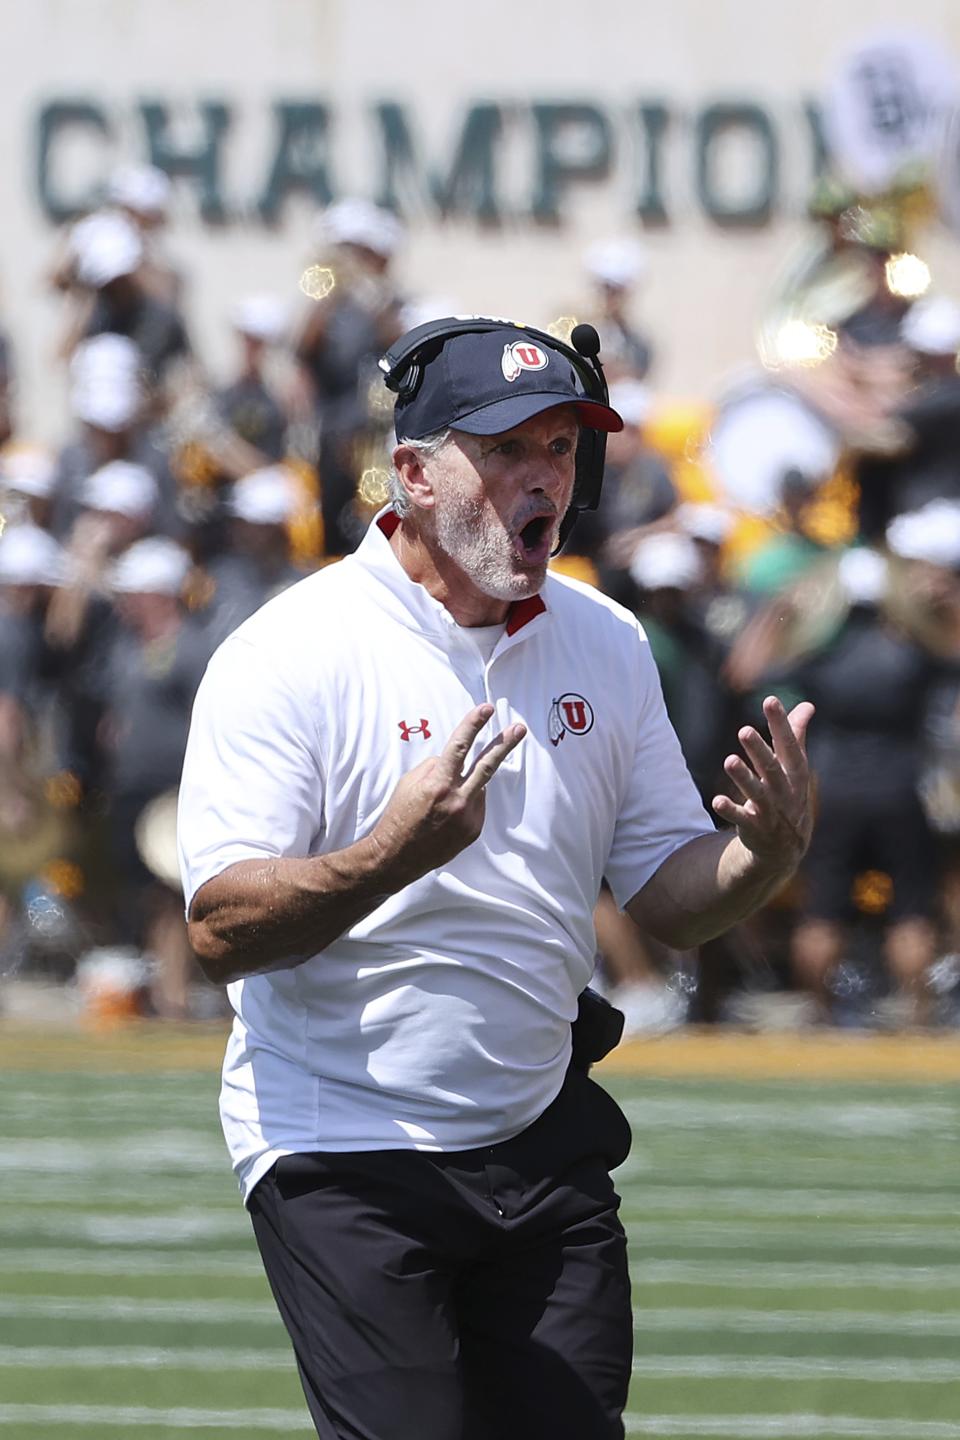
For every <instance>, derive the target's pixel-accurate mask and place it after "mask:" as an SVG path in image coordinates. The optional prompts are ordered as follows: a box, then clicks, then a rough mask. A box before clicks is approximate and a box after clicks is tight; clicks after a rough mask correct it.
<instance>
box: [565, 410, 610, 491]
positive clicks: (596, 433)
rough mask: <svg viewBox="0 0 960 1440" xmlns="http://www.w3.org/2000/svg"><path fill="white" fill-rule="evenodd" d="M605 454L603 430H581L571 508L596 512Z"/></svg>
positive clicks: (605, 438) (605, 445)
mask: <svg viewBox="0 0 960 1440" xmlns="http://www.w3.org/2000/svg"><path fill="white" fill-rule="evenodd" d="M606 453H607V436H606V432H605V431H604V430H581V431H580V440H579V443H578V444H577V466H576V474H575V477H574V482H573V497H572V499H571V501H570V505H571V508H574V507H575V508H576V509H577V510H596V508H597V506H598V505H599V504H600V487H601V485H602V484H603V462H604V458H605V456H606Z"/></svg>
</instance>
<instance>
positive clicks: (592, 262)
mask: <svg viewBox="0 0 960 1440" xmlns="http://www.w3.org/2000/svg"><path fill="white" fill-rule="evenodd" d="M583 263H584V265H585V267H586V270H587V273H588V275H592V276H593V278H594V280H599V281H600V283H601V284H602V285H609V286H611V287H612V288H613V289H615V290H626V289H627V288H628V287H629V286H630V285H635V284H636V283H637V281H638V280H640V279H642V277H643V275H644V274H645V273H646V269H647V252H646V251H645V250H644V248H643V246H642V245H641V244H640V241H639V240H634V239H633V237H632V236H623V237H622V238H620V239H617V240H598V241H596V243H595V244H593V245H591V246H590V247H589V249H588V250H587V251H586V253H585V255H584V257H583Z"/></svg>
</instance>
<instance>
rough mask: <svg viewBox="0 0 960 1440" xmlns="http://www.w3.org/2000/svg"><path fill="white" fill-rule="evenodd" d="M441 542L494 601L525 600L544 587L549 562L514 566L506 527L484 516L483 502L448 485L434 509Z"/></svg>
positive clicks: (438, 536)
mask: <svg viewBox="0 0 960 1440" xmlns="http://www.w3.org/2000/svg"><path fill="white" fill-rule="evenodd" d="M434 525H435V533H436V538H437V544H438V545H439V547H440V549H441V550H443V551H444V553H445V554H447V555H449V556H450V558H451V559H452V560H455V561H456V563H457V565H459V567H460V569H461V570H463V571H464V573H465V574H466V575H468V576H469V578H470V579H471V580H472V581H473V583H474V585H475V586H476V587H477V589H478V590H479V591H480V592H481V594H483V595H489V596H491V598H492V599H494V600H524V599H526V598H527V596H529V595H535V594H536V593H537V591H538V590H539V589H540V587H541V586H542V584H543V582H544V580H545V578H546V574H547V567H546V565H545V564H544V565H542V566H538V567H537V569H536V570H516V569H514V561H515V558H516V557H515V551H514V548H513V545H512V542H511V540H510V536H509V535H508V534H507V532H506V530H505V529H503V527H502V526H500V525H494V524H492V523H491V522H490V520H489V519H488V518H485V517H484V510H483V502H482V501H474V500H468V499H466V498H465V497H464V496H462V495H460V494H458V493H457V492H456V490H454V489H452V488H448V489H446V490H445V491H444V492H443V498H442V499H440V498H439V497H438V503H437V505H436V506H435V508H434Z"/></svg>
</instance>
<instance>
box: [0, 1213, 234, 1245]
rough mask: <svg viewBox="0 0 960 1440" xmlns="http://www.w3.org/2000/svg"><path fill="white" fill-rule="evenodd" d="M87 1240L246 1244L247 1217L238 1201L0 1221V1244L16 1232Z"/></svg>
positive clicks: (29, 1215)
mask: <svg viewBox="0 0 960 1440" xmlns="http://www.w3.org/2000/svg"><path fill="white" fill-rule="evenodd" d="M23 1235H36V1236H37V1237H38V1238H44V1239H48V1240H75V1241H80V1242H83V1241H86V1242H87V1243H88V1244H90V1245H107V1246H112V1245H182V1244H183V1243H184V1242H185V1241H191V1240H226V1241H230V1240H235V1241H237V1242H238V1243H239V1244H247V1243H249V1241H250V1239H251V1230H250V1222H249V1220H248V1219H247V1218H246V1216H245V1215H244V1213H243V1209H242V1207H241V1206H240V1205H239V1204H237V1205H236V1206H235V1207H234V1208H233V1209H232V1210H225V1211H222V1212H221V1213H219V1214H218V1213H217V1212H216V1211H214V1212H211V1211H209V1210H206V1209H204V1210H202V1211H200V1212H199V1213H198V1212H197V1211H196V1210H195V1209H193V1210H180V1211H179V1212H177V1211H175V1212H173V1213H172V1214H171V1213H167V1214H157V1213H154V1214H146V1215H84V1214H60V1215H44V1214H42V1213H41V1214H37V1213H36V1211H34V1212H33V1213H32V1214H29V1213H28V1214H26V1215H16V1216H11V1217H10V1219H5V1220H0V1246H2V1243H3V1242H4V1241H10V1240H16V1239H17V1238H18V1237H19V1236H23Z"/></svg>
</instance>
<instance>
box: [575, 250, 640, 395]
mask: <svg viewBox="0 0 960 1440" xmlns="http://www.w3.org/2000/svg"><path fill="white" fill-rule="evenodd" d="M584 265H585V267H586V271H587V274H588V275H589V277H590V279H591V280H592V281H593V283H594V286H595V291H594V300H593V304H592V306H591V309H590V314H589V315H588V316H587V317H586V318H587V319H588V320H589V321H590V322H591V323H592V324H593V325H595V326H596V328H597V330H598V332H599V334H600V349H601V353H602V354H603V363H604V366H605V368H606V370H607V373H608V375H609V376H610V378H611V380H615V379H622V378H627V377H629V378H632V379H634V380H643V379H644V377H645V376H646V375H647V373H648V372H649V370H650V366H651V363H652V360H653V352H652V349H651V346H650V341H649V339H648V338H647V336H646V335H644V334H643V333H642V331H640V330H638V329H637V327H636V325H635V323H634V322H633V320H632V319H631V317H630V313H629V312H630V305H631V302H632V300H633V294H634V290H635V289H636V286H637V285H638V284H639V283H640V281H641V280H642V279H643V276H644V273H645V271H646V268H647V258H646V254H645V252H644V249H643V246H642V245H641V244H640V242H639V241H638V240H634V239H633V238H632V237H630V236H626V237H623V238H621V239H614V240H598V241H597V242H596V243H595V244H593V245H591V246H590V248H589V249H588V250H587V252H586V254H585V256H584Z"/></svg>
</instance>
